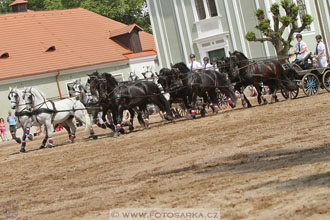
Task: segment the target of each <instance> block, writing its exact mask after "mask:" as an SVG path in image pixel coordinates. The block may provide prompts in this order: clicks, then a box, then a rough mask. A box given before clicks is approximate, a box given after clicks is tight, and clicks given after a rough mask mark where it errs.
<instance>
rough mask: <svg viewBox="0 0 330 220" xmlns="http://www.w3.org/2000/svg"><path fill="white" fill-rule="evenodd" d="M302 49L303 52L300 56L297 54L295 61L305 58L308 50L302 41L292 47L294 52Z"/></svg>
mask: <svg viewBox="0 0 330 220" xmlns="http://www.w3.org/2000/svg"><path fill="white" fill-rule="evenodd" d="M299 43H300V50H299ZM304 48H306V50H305V52H304V53H302V54H298V55H297V60H302V59H304V58H305V56H307V54H308V48H307V44H306V43H305V42H304V41H300V42H297V43H296V45H295V46H294V49H295V50H296V52H299V51H302V50H303V49H304Z"/></svg>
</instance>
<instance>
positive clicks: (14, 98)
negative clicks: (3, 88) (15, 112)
mask: <svg viewBox="0 0 330 220" xmlns="http://www.w3.org/2000/svg"><path fill="white" fill-rule="evenodd" d="M8 99H9V101H10V107H11V109H16V108H17V107H18V106H19V104H20V102H22V101H24V100H23V99H22V93H21V91H20V90H19V89H17V87H15V88H12V87H9V94H8Z"/></svg>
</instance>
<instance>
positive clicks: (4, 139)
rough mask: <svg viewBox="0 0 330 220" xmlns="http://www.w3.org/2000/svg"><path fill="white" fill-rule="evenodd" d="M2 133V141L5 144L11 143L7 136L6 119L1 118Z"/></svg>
mask: <svg viewBox="0 0 330 220" xmlns="http://www.w3.org/2000/svg"><path fill="white" fill-rule="evenodd" d="M0 131H1V139H2V141H3V142H5V141H9V138H8V136H7V132H6V122H5V119H3V118H0Z"/></svg>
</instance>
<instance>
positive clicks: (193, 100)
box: [190, 92, 197, 120]
mask: <svg viewBox="0 0 330 220" xmlns="http://www.w3.org/2000/svg"><path fill="white" fill-rule="evenodd" d="M190 101H191V102H190V103H191V111H190V117H191V119H192V120H193V119H196V101H197V93H196V92H192V94H191V100H190Z"/></svg>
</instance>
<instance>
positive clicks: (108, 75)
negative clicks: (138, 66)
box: [101, 73, 118, 86]
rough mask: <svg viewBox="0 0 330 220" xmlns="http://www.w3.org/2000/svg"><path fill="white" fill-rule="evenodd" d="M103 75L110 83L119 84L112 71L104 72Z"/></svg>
mask: <svg viewBox="0 0 330 220" xmlns="http://www.w3.org/2000/svg"><path fill="white" fill-rule="evenodd" d="M101 77H102V78H104V79H106V80H107V82H108V83H111V84H112V85H115V86H118V81H117V80H116V78H115V77H114V76H113V75H112V74H111V73H102V75H101Z"/></svg>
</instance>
